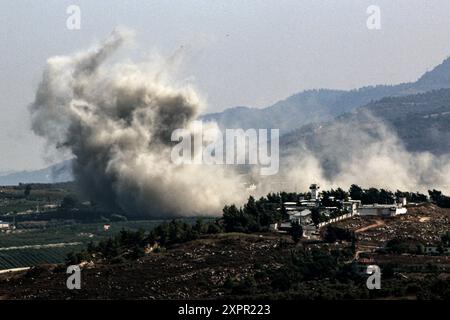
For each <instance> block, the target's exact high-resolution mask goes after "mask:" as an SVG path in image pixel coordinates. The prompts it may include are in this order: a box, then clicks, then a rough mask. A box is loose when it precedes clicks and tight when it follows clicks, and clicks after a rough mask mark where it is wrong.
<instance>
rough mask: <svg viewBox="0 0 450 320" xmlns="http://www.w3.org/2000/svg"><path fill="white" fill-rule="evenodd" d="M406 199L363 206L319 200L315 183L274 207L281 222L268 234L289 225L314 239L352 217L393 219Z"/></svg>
mask: <svg viewBox="0 0 450 320" xmlns="http://www.w3.org/2000/svg"><path fill="white" fill-rule="evenodd" d="M406 205H407V199H406V197H400V198H399V199H396V198H393V199H392V204H378V203H374V204H366V205H363V204H362V203H361V200H352V199H351V197H346V198H344V199H338V198H336V197H334V196H327V197H323V196H322V195H321V192H320V186H319V185H318V184H311V186H310V187H309V194H308V195H306V196H299V199H298V201H289V202H283V203H282V204H281V206H280V207H279V208H278V210H279V211H281V212H282V216H283V217H284V219H283V221H282V222H277V223H273V224H271V225H270V229H271V230H272V231H277V232H288V231H289V230H290V229H291V228H292V225H293V224H298V225H300V226H301V227H302V229H303V237H305V238H314V237H317V236H318V235H319V228H321V227H324V226H326V225H328V224H330V223H333V222H337V221H341V220H344V219H348V218H351V217H353V216H362V217H365V216H380V217H395V216H397V215H402V214H406V213H407V208H406Z"/></svg>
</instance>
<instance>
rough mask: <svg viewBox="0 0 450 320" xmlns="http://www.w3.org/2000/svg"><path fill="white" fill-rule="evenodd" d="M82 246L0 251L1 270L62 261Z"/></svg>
mask: <svg viewBox="0 0 450 320" xmlns="http://www.w3.org/2000/svg"><path fill="white" fill-rule="evenodd" d="M80 248H81V246H66V247H57V248H42V249H13V250H5V251H0V270H4V269H13V268H22V267H30V266H36V265H41V264H49V263H61V262H64V259H65V257H66V256H67V254H68V253H69V252H71V251H74V250H78V249H80Z"/></svg>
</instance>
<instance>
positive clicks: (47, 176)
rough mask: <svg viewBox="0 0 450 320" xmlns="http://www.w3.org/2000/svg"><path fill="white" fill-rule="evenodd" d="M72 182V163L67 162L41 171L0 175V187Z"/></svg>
mask: <svg viewBox="0 0 450 320" xmlns="http://www.w3.org/2000/svg"><path fill="white" fill-rule="evenodd" d="M72 180H73V177H72V161H70V160H67V161H64V162H61V163H58V164H55V165H52V166H50V167H48V168H44V169H41V170H35V171H20V172H14V173H9V174H6V175H1V176H0V185H3V186H6V185H18V184H19V183H57V182H67V181H72Z"/></svg>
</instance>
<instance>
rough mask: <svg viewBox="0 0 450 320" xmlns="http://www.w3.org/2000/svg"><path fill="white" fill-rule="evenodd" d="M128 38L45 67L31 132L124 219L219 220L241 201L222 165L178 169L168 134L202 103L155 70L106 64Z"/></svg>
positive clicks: (120, 34)
mask: <svg viewBox="0 0 450 320" xmlns="http://www.w3.org/2000/svg"><path fill="white" fill-rule="evenodd" d="M128 36H129V33H128V32H126V31H123V30H122V31H121V30H118V31H115V32H113V34H112V35H111V36H110V37H109V38H108V39H107V40H106V41H105V42H104V43H103V44H102V45H100V46H99V47H97V48H93V49H91V50H88V51H86V52H81V53H78V54H75V55H72V56H57V57H52V58H50V59H49V60H48V61H47V68H46V70H45V73H44V76H43V80H42V82H41V83H40V86H39V89H38V91H37V94H36V100H35V102H34V103H33V104H32V106H31V107H30V110H31V114H32V125H33V130H34V132H35V133H37V134H38V135H40V136H43V137H45V138H46V139H47V141H48V142H49V143H50V144H52V145H55V146H57V147H58V148H59V149H61V150H62V151H64V150H66V151H67V150H68V151H69V152H70V153H71V154H72V155H73V156H74V167H73V171H74V175H75V179H76V181H77V183H78V186H79V187H80V190H81V191H83V192H84V193H85V194H86V195H87V196H90V197H91V198H92V199H93V200H96V201H97V202H101V203H103V204H106V205H109V206H110V207H112V208H120V209H122V210H124V211H125V212H126V213H127V214H129V215H147V216H154V217H161V216H179V215H193V214H202V215H205V214H216V215H217V214H220V209H221V207H222V206H223V205H224V204H226V203H232V202H236V203H240V202H241V201H242V200H243V199H244V198H245V197H246V195H245V192H244V191H245V188H244V184H243V182H241V181H240V180H239V178H238V175H236V174H234V173H233V172H232V171H230V170H229V169H226V168H224V167H222V166H204V165H183V166H179V165H175V164H173V163H172V162H171V160H170V159H171V158H170V152H171V148H172V146H173V142H171V134H172V131H173V130H175V129H178V128H189V126H190V125H191V123H192V121H193V120H195V119H196V117H197V115H198V113H199V111H200V109H201V107H202V103H201V100H200V98H199V97H198V95H197V94H196V92H195V91H194V90H193V89H192V88H191V87H189V86H186V85H184V86H175V85H174V84H173V83H171V84H170V85H169V84H168V81H166V80H165V78H166V77H165V75H164V68H161V66H158V65H156V64H155V63H148V64H133V63H116V64H112V65H111V64H106V60H107V59H108V58H109V57H110V56H111V55H112V54H113V53H114V52H115V51H116V49H118V48H119V47H120V46H121V45H122V44H123V43H124V42H126V40H127V38H128Z"/></svg>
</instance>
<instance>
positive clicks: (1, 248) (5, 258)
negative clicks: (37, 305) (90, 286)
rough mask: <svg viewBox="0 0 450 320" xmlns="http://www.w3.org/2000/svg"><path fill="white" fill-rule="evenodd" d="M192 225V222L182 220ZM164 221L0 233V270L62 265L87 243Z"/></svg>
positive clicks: (72, 226)
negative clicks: (63, 244)
mask: <svg viewBox="0 0 450 320" xmlns="http://www.w3.org/2000/svg"><path fill="white" fill-rule="evenodd" d="M184 220H187V221H191V222H195V219H184ZM162 222H164V220H143V221H126V222H112V223H110V226H111V227H110V229H109V230H108V231H105V230H104V229H103V225H104V224H103V223H88V224H81V223H77V224H73V225H67V226H58V227H49V228H47V229H30V230H24V229H23V230H16V231H15V232H14V233H0V270H2V269H11V268H19V267H29V266H34V265H38V264H45V263H62V262H64V258H65V257H66V255H67V253H69V252H72V251H78V250H80V249H82V248H83V247H85V246H86V245H87V244H88V243H89V242H90V241H94V242H97V241H101V240H104V239H108V238H109V237H112V236H113V235H114V234H116V233H118V232H119V231H120V230H122V229H128V230H138V229H143V230H145V231H150V230H152V229H153V228H155V227H156V226H157V225H159V224H161V223H162ZM75 242H79V243H80V244H79V245H76V246H73V245H71V246H65V247H56V248H39V249H35V248H21V249H12V250H5V248H10V247H21V246H35V245H49V244H59V243H75Z"/></svg>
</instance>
